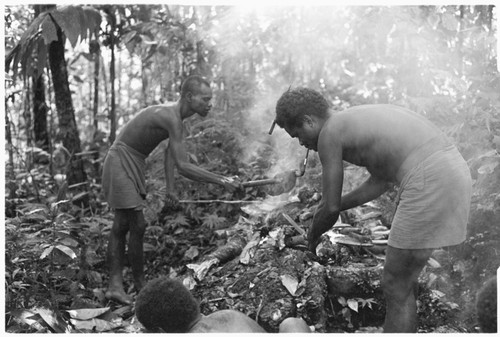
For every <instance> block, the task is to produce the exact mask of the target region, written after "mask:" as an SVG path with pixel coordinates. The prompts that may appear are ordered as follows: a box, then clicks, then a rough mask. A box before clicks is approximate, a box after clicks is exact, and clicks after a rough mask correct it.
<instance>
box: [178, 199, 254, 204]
mask: <svg viewBox="0 0 500 337" xmlns="http://www.w3.org/2000/svg"><path fill="white" fill-rule="evenodd" d="M179 202H180V203H181V204H212V203H221V204H244V203H258V202H262V201H261V200H218V199H215V200H179Z"/></svg>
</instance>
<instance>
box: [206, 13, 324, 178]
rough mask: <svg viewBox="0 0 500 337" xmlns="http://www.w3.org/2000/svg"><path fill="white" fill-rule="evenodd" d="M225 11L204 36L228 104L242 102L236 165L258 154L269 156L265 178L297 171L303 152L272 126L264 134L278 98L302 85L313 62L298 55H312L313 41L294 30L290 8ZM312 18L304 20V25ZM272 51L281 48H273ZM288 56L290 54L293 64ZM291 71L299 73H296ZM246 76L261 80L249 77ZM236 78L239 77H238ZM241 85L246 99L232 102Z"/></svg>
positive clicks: (295, 142) (294, 15)
mask: <svg viewBox="0 0 500 337" xmlns="http://www.w3.org/2000/svg"><path fill="white" fill-rule="evenodd" d="M225 10H226V12H225V14H224V15H223V16H220V15H219V16H217V18H218V19H217V20H214V21H213V22H212V28H211V29H210V30H207V31H205V33H204V36H205V38H208V39H212V40H213V43H214V44H215V45H216V50H217V58H218V59H219V60H220V63H221V73H222V76H224V80H225V84H226V87H225V91H226V92H228V93H229V95H234V97H233V99H234V100H238V99H242V100H245V101H246V103H247V104H246V106H248V107H247V108H245V110H244V111H243V113H242V115H243V118H244V119H243V121H242V122H243V125H242V126H241V127H242V128H244V129H245V131H246V135H247V136H246V137H245V139H242V148H243V149H244V151H243V155H242V158H240V160H241V161H242V162H244V163H250V162H252V161H255V160H256V158H259V156H260V155H261V154H262V153H267V152H268V151H272V155H270V156H269V161H270V163H269V164H270V166H271V167H270V169H269V171H268V172H267V173H266V175H267V176H268V177H272V176H274V175H275V174H277V173H280V172H283V171H285V170H292V169H298V167H299V165H300V163H301V162H302V161H303V159H304V156H305V153H306V149H305V148H303V147H301V146H300V144H299V143H298V141H297V140H296V139H292V138H291V137H290V136H289V135H288V134H287V133H286V132H285V131H284V130H283V129H281V128H280V127H278V126H276V127H275V129H274V132H273V133H272V135H269V133H268V132H269V129H270V127H271V125H272V123H273V121H274V119H275V107H276V102H277V101H278V99H279V98H280V96H281V94H282V93H283V92H285V91H286V90H288V88H289V87H290V86H292V87H294V86H298V85H304V84H305V83H307V82H308V81H307V79H301V78H300V76H298V77H297V74H299V73H302V72H303V70H304V69H305V66H304V64H305V63H311V62H312V63H314V60H313V59H311V58H309V59H307V55H306V56H300V55H302V54H304V51H309V52H308V53H307V54H309V53H310V52H311V51H312V49H311V48H312V45H313V44H314V43H313V41H314V39H313V38H312V37H311V36H309V35H310V34H311V32H308V31H305V30H304V31H301V30H300V29H297V28H296V27H297V25H296V23H295V17H296V16H297V13H296V10H294V9H293V8H292V7H283V6H267V7H266V6H255V7H252V6H234V7H225ZM284 10H285V12H287V13H290V15H289V17H283V11H284ZM299 11H305V9H304V8H301V9H300V10H299ZM285 16H286V15H285ZM312 19H313V18H307V19H306V21H310V20H312ZM330 19H331V17H330ZM266 41H268V42H267V43H266ZM299 41H301V42H300V43H297V42H299ZM278 46H283V48H279V49H278V48H277V47H278ZM318 48H320V47H319V46H317V47H316V49H318ZM290 55H294V57H293V59H291V58H290ZM280 60H283V61H286V62H280ZM280 63H283V65H281V64H280ZM252 67H253V68H254V69H252ZM295 68H297V69H300V70H299V71H298V72H297V71H296V70H295ZM252 71H255V72H257V73H258V74H265V76H260V77H252V76H249V75H248V74H249V73H250V74H251V73H252ZM238 74H241V76H242V77H244V78H242V77H238V76H237V75H238ZM235 75H236V76H235ZM242 82H243V83H242ZM242 86H244V92H245V93H248V94H246V95H245V96H244V97H241V96H240V97H238V96H237V95H239V94H240V93H241V87H242ZM233 88H235V89H233ZM236 89H239V91H238V92H237V90H236Z"/></svg>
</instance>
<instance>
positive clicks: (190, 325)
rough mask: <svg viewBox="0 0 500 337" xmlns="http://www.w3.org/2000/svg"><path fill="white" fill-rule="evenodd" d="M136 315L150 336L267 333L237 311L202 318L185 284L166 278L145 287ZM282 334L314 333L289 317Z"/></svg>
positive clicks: (157, 279) (300, 321)
mask: <svg viewBox="0 0 500 337" xmlns="http://www.w3.org/2000/svg"><path fill="white" fill-rule="evenodd" d="M135 314H136V317H137V319H138V320H139V322H141V324H142V325H144V327H145V328H146V329H148V330H149V331H151V332H155V331H157V332H166V333H205V332H206V333H216V332H228V333H264V332H266V330H264V329H263V328H262V327H261V326H260V325H259V324H258V323H257V322H256V321H254V320H253V319H251V318H250V317H248V316H247V315H245V314H243V313H241V312H239V311H236V310H230V309H226V310H219V311H216V312H213V313H211V314H209V315H206V316H205V315H202V314H201V313H200V306H199V303H198V301H196V299H195V298H194V297H193V295H192V294H191V292H190V291H189V290H188V289H187V288H186V287H185V286H184V285H183V284H182V282H181V281H179V280H176V279H170V278H167V277H159V278H156V279H154V280H152V281H150V282H148V284H146V286H145V287H144V288H143V289H142V290H141V292H140V293H139V296H137V302H136V304H135ZM279 332H284V333H288V332H311V329H310V328H309V326H308V325H307V323H306V322H305V321H304V320H303V319H302V318H298V317H288V318H286V319H284V320H283V321H282V322H281V324H280V326H279Z"/></svg>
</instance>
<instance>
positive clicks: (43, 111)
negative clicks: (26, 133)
mask: <svg viewBox="0 0 500 337" xmlns="http://www.w3.org/2000/svg"><path fill="white" fill-rule="evenodd" d="M47 112H48V107H47V104H46V103H45V78H44V76H43V74H40V76H36V75H34V76H33V116H34V121H33V131H34V133H35V143H36V146H38V147H40V148H41V149H42V150H44V151H49V148H50V146H49V142H50V139H49V133H48V131H47V130H48V129H47V128H48V125H47Z"/></svg>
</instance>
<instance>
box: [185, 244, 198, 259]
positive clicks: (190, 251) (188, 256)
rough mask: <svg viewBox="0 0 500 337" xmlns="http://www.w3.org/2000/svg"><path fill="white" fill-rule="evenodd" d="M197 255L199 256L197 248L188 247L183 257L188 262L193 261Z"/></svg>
mask: <svg viewBox="0 0 500 337" xmlns="http://www.w3.org/2000/svg"><path fill="white" fill-rule="evenodd" d="M198 255H200V252H199V251H198V248H196V247H194V246H192V247H189V249H188V250H187V251H186V252H185V253H184V257H185V258H186V259H188V260H194V259H195V258H196V257H197V256H198Z"/></svg>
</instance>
